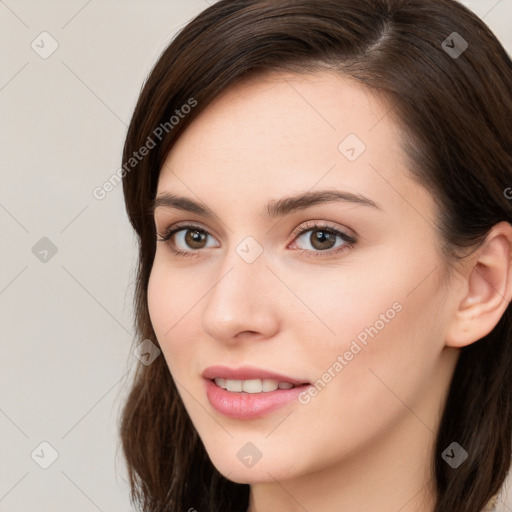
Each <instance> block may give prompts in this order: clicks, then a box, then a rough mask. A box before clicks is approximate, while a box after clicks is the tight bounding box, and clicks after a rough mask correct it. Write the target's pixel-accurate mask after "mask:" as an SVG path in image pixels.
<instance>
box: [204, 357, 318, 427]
mask: <svg viewBox="0 0 512 512" xmlns="http://www.w3.org/2000/svg"><path fill="white" fill-rule="evenodd" d="M203 377H204V378H205V385H206V396H207V397H208V401H209V402H210V404H211V405H212V407H213V408H214V409H215V410H217V411H218V412H220V413H221V414H223V415H225V416H228V417H230V418H236V419H252V418H259V417H261V416H265V415H267V414H269V413H270V412H272V411H274V410H275V409H277V408H279V407H282V406H284V405H286V404H289V403H290V402H293V401H295V400H296V399H297V397H298V396H299V395H300V394H301V393H302V392H303V391H305V390H306V389H307V388H308V387H309V386H310V384H303V382H304V381H300V380H297V379H293V378H291V377H286V376H284V375H280V374H277V373H274V372H269V371H266V370H260V369H258V368H253V367H247V366H246V367H242V368H238V369H233V368H227V367H226V366H211V367H209V368H207V369H206V370H205V371H204V372H203ZM216 377H219V378H223V379H233V380H247V379H275V380H277V381H278V382H290V383H291V384H294V385H296V387H294V388H292V389H277V390H276V391H270V392H261V393H244V392H240V393H236V392H232V391H227V390H225V389H223V388H221V387H219V386H217V385H216V384H215V382H214V381H213V379H214V378H216Z"/></svg>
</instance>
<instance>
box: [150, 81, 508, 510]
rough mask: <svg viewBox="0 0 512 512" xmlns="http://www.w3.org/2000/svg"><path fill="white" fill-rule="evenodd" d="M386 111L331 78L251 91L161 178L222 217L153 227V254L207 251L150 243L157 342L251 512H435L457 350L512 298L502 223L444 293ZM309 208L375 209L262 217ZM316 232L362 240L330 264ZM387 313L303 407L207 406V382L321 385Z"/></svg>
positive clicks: (185, 142) (424, 213) (226, 107)
mask: <svg viewBox="0 0 512 512" xmlns="http://www.w3.org/2000/svg"><path fill="white" fill-rule="evenodd" d="M387 111H388V107H387V105H386V104H385V102H384V101H383V100H382V98H380V97H378V96H377V95H376V94H375V93H372V92H370V91H369V90H368V89H365V88H363V87H362V86H361V85H360V84H357V83H355V82H353V81H351V80H350V79H348V78H346V77H342V76H339V75H335V74H333V73H330V72H327V71H326V72H318V73H316V74H307V75H306V74H303V75H302V74H301V75H296V74H271V75H266V76H265V77H258V78H257V79H251V80H249V81H245V82H241V83H239V84H237V85H235V86H233V87H231V88H230V89H228V90H227V91H225V92H224V93H223V94H222V95H221V96H219V97H218V98H217V99H216V100H215V101H214V103H212V104H211V105H209V106H208V107H207V108H206V110H204V111H203V112H202V113H201V114H200V116H199V117H198V118H196V119H195V120H194V121H193V123H192V124H191V125H190V126H189V127H188V128H187V130H186V131H185V132H184V133H183V135H182V136H181V137H180V139H179V140H178V142H177V144H176V145H175V146H174V147H173V150H172V151H171V153H170V154H169V156H168V158H167V159H166V161H165V164H164V165H163V167H162V169H161V173H160V178H159V182H158V190H157V195H160V194H162V193H164V192H169V193H173V194H177V195H181V196H185V197H187V198H190V199H191V200H194V201H197V202H200V203H202V204H204V205H206V206H208V208H210V209H211V210H212V211H213V212H214V213H215V216H214V217H212V218H206V217H204V216H202V215H200V214H196V213H190V212H184V211H179V210H177V209H172V208H164V207H159V208H157V209H156V211H155V226H156V230H157V232H158V233H159V234H160V235H163V234H164V232H165V231H166V229H168V228H169V227H171V226H172V225H174V224H175V223H177V222H181V221H187V222H190V223H193V224H194V225H198V226H199V227H200V228H202V229H204V230H206V231H207V232H208V242H207V243H205V244H204V247H203V248H196V249H195V248H194V247H197V246H192V247H191V246H190V245H187V244H186V243H185V238H184V236H183V235H184V234H185V233H186V232H184V231H182V232H180V234H178V235H176V236H175V237H174V239H173V240H174V245H173V242H172V241H168V242H157V250H156V255H155V260H154V265H153V269H152V272H151V277H150V281H149V287H148V305H149V310H150V315H151V320H152V324H153V327H154V330H155V333H156V335H157V339H158V341H159V343H160V345H161V348H162V352H163V355H164V357H165V360H166V362H167V364H168V366H169V369H170V372H171V374H172V376H173V378H174V380H175V382H176V384H177V387H178V390H179V392H180V396H181V397H182V400H183V403H184V405H185V408H186V410H187V412H188V414H189V415H190V418H191V420H192V422H193V424H194V426H195V428H196V429H197V432H198V434H199V436H200V438H201V440H202V441H203V443H204V446H205V448H206V450H207V452H208V454H209V456H210V458H211V460H212V462H213V464H214V465H215V466H216V467H217V469H218V470H219V471H220V472H221V473H222V474H223V475H224V476H226V477H227V478H229V479H230V480H233V481H235V482H241V483H250V484H251V500H250V506H249V511H250V512H263V511H267V510H280V511H283V512H287V511H289V512H291V511H303V510H308V511H309V512H315V511H318V512H320V511H322V512H335V511H336V512H337V511H339V510H340V504H343V510H344V512H363V511H364V512H367V511H369V510H379V511H381V512H388V511H389V512H396V511H398V510H400V511H401V512H413V511H417V512H419V511H421V512H425V511H428V510H433V498H434V489H433V485H432V479H431V475H430V473H429V466H430V458H431V453H432V451H433V443H434V440H435V433H436V432H437V429H438V423H439V419H440V415H441V411H442V407H443V404H444V400H445V397H446V393H447V390H448V387H449V383H450V379H451V376H452V374H453V370H454V367H455V364H456V362H457V360H458V355H459V353H460V350H459V349H460V348H461V347H462V346H465V345H468V344H469V343H472V342H474V341H476V340H478V339H480V338H481V337H482V336H484V335H485V334H487V332H489V331H490V330H492V328H493V327H494V326H495V325H496V323H497V322H498V320H499V318H500V316H501V315H502V314H503V312H504V310H505V308H506V304H507V301H506V300H505V299H508V300H510V297H511V295H512V292H511V287H510V282H511V279H510V265H509V259H510V256H509V255H510V245H511V239H512V235H511V233H510V226H509V225H508V224H505V223H503V224H500V225H498V226H496V227H495V229H493V231H492V232H491V235H490V236H489V237H488V241H487V243H486V244H484V245H483V246H482V247H481V248H480V250H478V251H475V252H473V253H472V254H471V256H470V257H468V258H466V259H465V260H463V262H462V263H461V264H460V266H459V267H458V268H457V269H455V272H454V273H453V275H452V277H451V279H450V278H449V276H448V272H447V270H448V269H447V268H446V267H445V264H444V263H443V261H444V260H443V259H442V258H441V254H440V249H439V240H438V238H437V234H436V231H435V229H434V225H435V219H436V209H435V205H434V201H433V198H432V196H431V195H430V193H429V192H428V191H427V190H426V189H424V188H423V187H422V186H420V185H419V184H417V183H416V182H414V181H413V180H412V179H411V177H410V174H409V170H408V165H409V164H408V162H407V160H406V158H405V154H404V152H403V150H402V148H401V147H400V140H401V139H402V137H401V134H400V130H399V127H398V126H397V125H396V124H395V123H394V122H393V121H392V120H391V118H390V117H389V116H388V115H387ZM348 134H356V135H357V137H358V138H359V139H360V140H362V141H363V142H364V144H365V146H366V150H365V151H364V152H363V153H362V154H361V155H360V156H359V157H358V158H357V159H356V160H355V161H353V162H351V161H349V160H348V159H347V158H346V157H345V156H344V154H342V152H340V150H339V149H338V146H339V144H340V142H342V141H343V140H344V139H345V137H346V136H347V135H348ZM320 189H322V190H326V189H327V190H344V191H349V192H352V193H354V194H362V195H364V196H366V197H368V198H370V199H371V200H373V201H374V202H375V203H377V204H378V205H379V209H377V208H372V207H369V206H365V205H360V204H355V203H348V202H346V203H343V202H331V203H324V204H317V205H314V206H311V207H309V208H307V209H304V210H298V211H294V212H290V213H288V214H286V215H285V216H283V217H282V218H279V219H267V218H265V212H266V208H267V203H268V202H269V201H271V200H277V199H280V198H283V197H286V196H291V195H295V194H297V193H299V192H306V191H317V190H320ZM310 221H316V223H317V224H318V223H322V221H323V222H325V223H327V224H328V225H329V226H330V227H334V228H337V229H340V230H341V231H345V232H347V233H349V234H352V235H353V236H355V238H356V239H357V241H356V243H355V245H354V246H353V247H351V248H347V247H346V248H344V249H343V250H342V251H340V252H337V253H335V252H333V251H336V250H337V248H338V247H334V248H333V249H330V251H331V253H330V254H327V253H326V252H324V253H322V249H321V248H320V249H318V244H317V245H316V246H315V245H312V243H311V235H312V234H315V233H317V232H316V231H314V230H312V231H308V232H307V233H305V234H303V235H301V236H300V237H297V236H294V235H293V233H294V230H295V229H296V228H300V227H301V226H305V228H307V227H309V224H308V223H309V222H310ZM248 236H251V237H253V238H254V239H255V240H256V241H257V243H258V244H259V245H260V246H261V248H262V250H263V252H262V254H261V255H260V256H259V257H258V258H257V259H256V260H255V261H254V262H252V263H247V262H246V261H244V259H242V258H241V257H240V256H239V254H238V253H237V251H236V248H237V246H238V245H239V244H240V242H242V241H243V240H244V239H245V238H246V237H248ZM343 244H344V242H343V240H342V239H340V238H337V239H336V245H337V246H342V245H343ZM173 246H174V247H175V248H178V249H181V250H188V251H195V254H194V255H193V256H192V257H183V256H178V255H175V254H174V252H173V251H172V247H173ZM329 247H330V246H329ZM300 249H303V250H305V252H302V253H301V252H300ZM250 250H253V249H250ZM324 251H325V249H324ZM327 251H329V249H327ZM312 253H317V254H316V256H315V254H313V257H308V254H312ZM396 303H398V304H399V305H400V306H401V310H400V312H397V313H396V315H394V318H392V319H391V320H389V321H388V322H386V323H385V326H384V327H383V328H382V329H380V330H379V331H378V334H377V335H376V336H375V337H373V338H368V342H367V345H366V346H363V348H362V350H360V351H359V352H358V353H357V355H355V356H354V357H353V359H352V360H350V361H348V363H347V364H346V365H345V366H344V367H343V369H342V370H341V371H339V372H337V373H336V372H335V373H334V375H335V377H334V378H332V379H331V381H330V382H329V383H328V384H327V385H326V386H325V387H324V388H323V389H322V390H321V391H320V392H318V394H317V395H316V396H315V397H313V398H311V400H310V402H309V403H307V404H301V403H298V402H293V403H291V404H288V405H286V406H284V407H281V408H279V409H277V410H275V411H274V412H272V413H270V414H269V415H267V416H265V417H262V418H258V419H253V420H238V419H232V418H227V417H225V416H223V415H221V414H220V413H218V412H217V411H216V410H215V409H214V408H213V407H212V406H211V405H210V403H209V401H208V399H207V397H206V393H205V388H204V382H203V379H202V377H201V373H202V371H203V370H204V369H205V368H206V367H208V366H211V365H215V364H224V365H227V366H231V367H238V366H242V365H252V366H257V367H261V368H265V369H267V370H272V371H275V372H279V373H282V374H284V375H289V376H292V377H295V378H297V379H300V380H304V381H308V382H315V381H316V380H317V379H319V378H321V377H322V375H323V374H324V373H325V372H326V371H327V370H328V369H329V368H332V367H333V363H335V361H336V360H337V357H338V355H343V354H344V353H345V352H346V351H347V350H349V348H350V345H351V343H352V341H353V340H354V339H356V337H357V336H358V334H360V333H361V332H362V331H364V329H365V328H367V327H370V326H373V325H375V324H376V322H377V320H379V319H380V318H382V317H381V316H380V315H381V314H385V313H386V311H388V310H389V309H390V308H391V309H392V308H393V304H396ZM360 345H361V344H360ZM247 442H251V443H253V444H254V445H255V446H256V447H257V448H258V449H259V451H260V452H261V454H262V457H261V459H260V460H259V461H258V462H257V463H256V464H255V465H253V466H252V467H246V466H245V465H244V464H243V463H242V462H241V461H240V460H239V459H238V457H237V452H238V450H240V448H241V447H242V446H244V445H245V444H246V443H247Z"/></svg>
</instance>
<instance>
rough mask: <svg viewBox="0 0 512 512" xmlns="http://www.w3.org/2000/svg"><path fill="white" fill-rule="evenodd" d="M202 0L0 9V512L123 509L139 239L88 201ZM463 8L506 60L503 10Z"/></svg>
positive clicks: (126, 506)
mask: <svg viewBox="0 0 512 512" xmlns="http://www.w3.org/2000/svg"><path fill="white" fill-rule="evenodd" d="M208 3H209V2H207V0H179V1H178V0H166V1H156V0H154V1H150V2H143V1H141V0H139V1H134V0H130V1H127V0H123V1H121V0H102V1H100V0H89V1H86V0H71V1H70V0H68V1H66V2H64V1H60V2H58V1H55V0H53V1H36V0H33V1H28V0H6V1H1V0H0V47H1V49H2V53H1V64H0V130H1V131H0V173H1V188H0V233H1V242H0V243H1V245H2V251H1V265H0V315H1V316H0V318H1V326H2V334H1V336H2V345H1V347H2V356H1V359H0V365H1V366H0V390H1V394H0V433H1V435H0V511H3V512H21V511H23V512H28V511H35V510H37V511H39V512H46V511H51V512H61V511H62V512H64V511H65V512H68V511H70V510H73V511H77V512H82V511H83V512H94V511H98V510H100V511H105V512H106V511H109V512H128V511H129V510H131V507H130V503H129V499H128V486H127V484H126V472H125V468H124V464H123V460H122V457H121V452H120V449H119V450H118V445H119V443H118V435H117V427H116V421H117V416H118V412H119V407H120V406H121V404H122V400H123V398H124V396H125V394H126V390H127V384H128V382H127V378H129V377H130V373H129V372H130V370H129V368H130V367H133V366H134V365H136V364H140V363H139V362H138V360H137V359H136V358H135V356H134V355H133V354H132V353H131V350H130V348H131V342H132V318H133V317H132V294H133V278H134V268H135V263H136V247H135V238H134V235H133V234H132V231H131V228H130V225H129V223H128V220H127V218H126V214H125V211H124V204H123V198H122V189H121V186H118V187H116V188H115V189H114V190H113V191H112V192H110V193H109V194H108V195H107V197H106V198H105V199H103V200H101V201H100V200H97V199H95V198H94V197H93V195H92V191H93V189H94V188H95V187H97V186H101V185H102V184H103V183H104V182H105V181H106V180H107V179H108V178H109V177H110V176H111V175H112V174H113V173H114V172H115V171H116V170H117V169H118V168H119V165H120V161H121V149H122V144H123V139H124V136H125V133H126V128H127V124H128V122H129V120H130V116H131V114H132V111H133V108H134V105H135V102H136V99H137V95H138V93H139V90H140V87H141V84H142V82H143V80H144V79H145V77H146V75H147V73H148V72H149V70H150V69H151V67H152V65H153V63H154V62H155V60H156V58H157V57H158V55H159V54H160V52H161V51H162V50H163V49H164V47H165V46H166V45H167V43H168V42H169V41H170V39H171V37H172V36H173V34H175V33H176V31H177V30H178V29H180V28H181V27H182V26H183V25H184V24H185V23H186V22H187V21H188V20H190V19H191V18H192V17H193V16H194V15H196V14H197V13H199V12H200V11H201V10H203V9H204V8H206V7H207V6H208ZM464 3H465V4H466V5H468V6H469V7H470V8H472V9H473V10H474V11H475V12H476V13H477V14H478V15H479V16H480V17H482V18H484V20H485V21H486V22H487V23H488V24H489V25H490V27H491V28H492V29H493V30H494V31H495V33H496V34H497V36H498V37H499V38H500V40H501V41H502V42H503V43H504V45H505V46H506V47H507V50H508V51H509V53H512V30H511V28H512V0H501V1H497V0H475V1H467V2H464ZM44 31H46V32H48V33H49V34H50V35H51V37H52V38H53V39H54V40H55V41H56V42H57V44H58V48H57V50H56V51H55V52H54V53H53V54H52V55H50V56H49V57H48V58H46V59H43V58H41V56H40V55H39V54H38V53H36V51H35V50H34V49H33V48H32V47H31V44H32V42H33V41H35V43H34V45H38V46H36V48H38V51H39V52H40V53H41V52H45V51H46V52H47V51H48V50H49V49H51V44H52V41H51V39H50V38H49V36H40V34H41V33H42V32H44ZM41 39H43V42H41ZM54 44H55V43H54ZM43 237H47V238H48V239H49V240H51V242H52V243H53V244H54V245H55V246H56V248H57V253H56V254H55V255H53V256H52V255H51V252H50V253H48V255H46V258H47V261H46V262H43V261H40V259H39V258H38V257H36V255H35V254H34V253H33V247H34V246H35V245H36V244H37V243H38V242H39V241H40V239H41V238H43ZM41 243H43V244H44V243H45V242H41ZM46 243H47V242H46ZM36 247H38V246H36ZM39 250H44V248H43V249H41V248H39ZM36 252H37V251H36ZM39 257H43V258H44V257H45V254H44V253H41V254H39ZM42 442H47V443H49V444H50V445H51V446H52V447H53V448H54V449H55V450H56V451H57V452H58V458H57V459H56V460H55V461H54V462H53V464H52V465H51V466H50V467H48V469H42V468H41V467H40V465H39V464H44V463H49V462H51V451H50V449H49V448H47V447H46V446H45V445H42V446H41V445H40V443H42ZM36 461H37V463H36ZM38 463H39V464H38ZM508 494H509V495H511V496H509V497H508V502H507V496H506V493H504V494H503V496H502V500H501V502H500V505H499V507H498V510H500V511H504V510H507V511H512V493H510V492H509V493H508ZM506 502H507V503H508V505H507V504H506Z"/></svg>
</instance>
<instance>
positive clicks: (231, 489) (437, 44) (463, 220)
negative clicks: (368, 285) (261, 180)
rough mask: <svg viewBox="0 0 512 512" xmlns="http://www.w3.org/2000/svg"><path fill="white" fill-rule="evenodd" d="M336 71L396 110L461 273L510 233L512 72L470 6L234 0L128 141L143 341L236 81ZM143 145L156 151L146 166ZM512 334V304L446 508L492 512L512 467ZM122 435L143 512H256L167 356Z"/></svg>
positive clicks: (189, 33) (468, 378)
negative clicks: (169, 170)
mask: <svg viewBox="0 0 512 512" xmlns="http://www.w3.org/2000/svg"><path fill="white" fill-rule="evenodd" d="M454 33H456V34H454ZM466 46H467V47H466ZM323 69H330V70H334V71H338V72H340V73H342V74H344V75H346V76H350V77H353V78H354V79H355V80H357V81H359V83H361V84H363V85H365V86H368V87H370V88H372V89H373V90H376V91H379V92H380V93H382V94H384V95H385V97H386V98H387V100H388V104H389V105H390V115H393V116H394V118H396V120H397V122H399V123H400V124H401V126H402V127H403V128H404V133H406V134H407V138H406V139H404V140H403V147H404V150H405V151H406V153H407V155H408V156H409V158H410V162H411V169H410V170H411V174H412V175H413V177H414V178H415V179H417V180H418V181H419V182H420V183H422V184H423V185H424V186H426V187H428V189H429V190H430V192H431V193H432V195H433V197H434V198H435V199H436V201H437V203H438V205H439V210H440V212H441V213H440V215H439V219H438V226H437V227H438V230H439V237H440V240H441V241H442V244H443V248H444V249H443V256H444V257H446V258H447V261H453V260H450V258H452V257H457V254H458V253H460V251H459V250H460V249H462V248H464V247H470V246H472V245H474V244H477V243H479V242H481V241H482V240H484V239H485V236H486V234H487V233H488V232H489V230H490V229H491V227H492V226H494V225H495V224H497V223H498V222H500V221H508V222H511V221H512V205H511V202H510V200H509V199H508V198H507V197H506V196H507V194H506V193H504V191H505V190H506V189H507V187H509V186H512V95H511V90H512V62H511V60H510V58H509V56H508V55H507V53H506V52H505V50H504V48H503V47H502V46H501V44H500V43H499V42H498V40H497V39H496V37H495V36H494V35H493V34H492V32H491V31H490V29H489V28H488V27H487V26H486V25H485V24H484V23H483V21H481V20H480V19H479V18H478V17H477V16H476V15H474V14H473V13H472V12H471V11H469V10H468V9H467V8H465V7H464V6H462V5H461V4H459V3H458V2H456V1H454V0H272V1H265V0H236V1H233V0H221V1H219V2H217V3H215V4H214V5H212V6H211V7H209V8H208V9H206V10H205V11H203V12H202V13H200V14H199V15H198V16H197V17H196V18H195V19H193V20H192V21H191V22H190V23H189V24H188V25H186V26H185V27H184V28H183V29H182V30H181V31H180V32H179V33H178V34H177V35H176V37H175V38H174V39H173V41H172V42H171V44H170V45H169V46H168V48H167V49H166V50H165V51H164V52H163V54H162V55H161V57H160V58H159V60H158V62H157V63H156V65H155V66H154V68H153V70H152V71H151V73H150V75H149V77H148V79H147V81H146V83H145V84H144V86H143V88H142V91H141V94H140V97H139V100H138V103H137V105H136V108H135V111H134V114H133V117H132V120H131V123H130V126H129V129H128V134H127V137H126V142H125V146H124V152H123V163H124V172H123V189H124V195H125V202H126V209H127V213H128V216H129V219H130V222H131V224H132V226H133V228H134V230H135V232H136V234H137V237H138V244H139V245H138V247H139V265H138V269H137V277H136V290H135V324H136V326H135V327H136V333H137V334H136V340H135V343H140V342H141V341H142V340H145V339H150V340H151V341H152V342H153V343H154V344H155V345H157V346H158V340H157V339H156V336H155V333H154V331H153V328H152V326H151V321H150V318H149V312H148V304H147V295H146V292H147V285H148V279H149V275H150V272H151V267H152V263H153V258H154V255H155V248H156V232H155V225H154V221H153V218H152V216H151V214H150V206H151V202H152V200H153V199H154V197H155V194H156V189H157V181H158V175H159V171H160V169H161V166H162V163H163V161H164V159H165V157H166V156H167V154H168V152H169V151H170V150H171V148H172V146H173V144H174V143H175V142H176V140H177V139H178V137H179V136H180V134H181V133H183V131H184V130H185V129H186V127H187V126H188V125H189V124H190V123H191V122H192V121H193V119H194V118H196V116H197V115H198V114H199V113H200V112H201V111H202V110H203V109H205V108H206V107H207V106H208V105H209V104H210V103H211V102H212V100H213V99H215V97H216V96H218V95H219V94H220V93H221V92H222V91H224V90H225V89H226V88H228V87H229V86H230V85H232V84H233V83H235V81H236V80H239V79H242V78H244V77H247V76H252V75H254V76H258V74H261V73H265V72H267V71H294V72H298V73H302V72H309V71H313V72H314V71H316V70H323ZM185 105H189V106H191V105H194V106H193V107H190V108H185V107H184V106H185ZM173 116H174V120H173V121H171V118H173ZM178 118H179V119H178ZM166 123H167V124H166ZM143 147H146V148H149V149H148V151H146V152H145V153H147V154H146V155H145V156H144V157H142V156H141V155H140V154H139V155H138V158H135V157H134V152H138V151H139V150H140V149H141V148H143ZM140 153H142V152H140ZM134 158H135V160H130V159H134ZM127 162H130V165H128V166H127V165H126V163H127ZM132 164H133V165H132ZM511 190H512V189H511ZM511 325H512V317H511V311H510V307H508V308H507V310H506V312H505V314H504V315H503V316H502V318H501V320H500V321H499V323H498V325H497V326H496V328H495V329H494V330H493V331H492V332H491V333H490V334H488V335H487V336H485V338H483V339H481V340H478V341H477V342H475V343H473V344H471V345H469V346H467V347H464V348H463V349H461V354H460V358H459V361H458V364H457V366H456V369H455V372H454V375H453V379H452V382H451V386H450V389H449V391H448V396H447V400H446V404H445V408H444V412H443V415H442V419H441V423H440V428H439V431H438V433H437V444H436V448H435V451H434V453H433V454H432V467H431V469H432V475H433V477H434V481H435V485H436V490H437V501H436V504H435V511H434V512H477V511H478V512H479V511H480V510H481V509H482V508H483V507H484V506H485V504H486V503H487V502H488V501H489V499H490V498H491V497H492V496H493V495H495V494H496V493H497V492H498V491H499V490H500V488H501V486H502V484H503V483H504V480H505V478H506V475H507V472H508V470H509V467H510V464H511V439H512V407H511V406H512V372H511V362H512V332H511ZM120 435H121V441H122V448H123V452H124V456H125V458H126V462H127V467H128V471H129V478H130V485H131V498H132V502H133V503H134V504H136V505H138V506H139V507H140V509H141V510H144V511H147V512H157V511H158V512H162V511H173V512H174V511H187V510H189V509H193V510H196V511H198V512H207V511H208V512H212V511H219V512H220V511H222V512H226V511H238V512H245V510H246V508H247V506H248V497H249V485H245V484H237V483H234V482H231V481H229V480H227V479H226V478H224V477H223V476H222V475H221V474H220V473H219V472H218V471H217V470H216V468H215V467H214V466H213V464H212V463H211V461H210V460H209V458H208V456H207V454H206V451H205V449H204V446H203V445H202V442H201V440H200V439H199V437H198V435H197V432H196V430H195V428H194V426H193V425H192V423H191V421H190V419H189V417H188V415H187V413H186V410H185V408H184V406H183V403H182V401H181V399H180V397H179V394H178V391H177V389H176V387H175V385H174V383H173V380H172V378H171V375H170V373H169V370H168V367H167V366H166V363H165V360H164V358H163V357H159V358H157V359H156V360H155V361H154V362H153V363H152V364H151V365H144V364H140V365H139V366H138V368H137V370H136V373H135V376H134V381H133V384H132V387H131V389H130V393H129V396H128V398H127V400H126V403H125V404H124V408H123V410H122V414H121V417H120ZM453 441H456V442H458V443H459V444H460V445H461V446H462V447H463V448H464V449H465V450H466V451H467V452H468V455H469V456H468V459H467V460H466V461H465V462H464V463H463V464H462V465H461V466H459V467H458V468H457V469H452V468H451V467H450V466H449V465H448V464H447V463H446V462H445V461H444V460H443V459H442V458H441V453H442V452H443V450H444V449H445V448H446V447H447V446H448V445H450V443H452V442H453Z"/></svg>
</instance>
